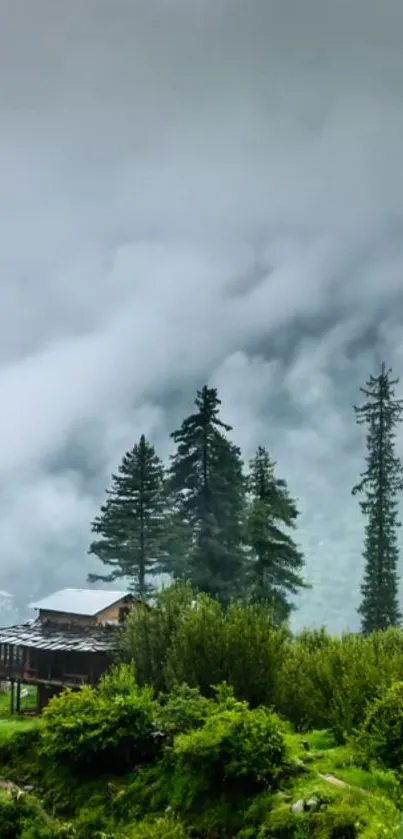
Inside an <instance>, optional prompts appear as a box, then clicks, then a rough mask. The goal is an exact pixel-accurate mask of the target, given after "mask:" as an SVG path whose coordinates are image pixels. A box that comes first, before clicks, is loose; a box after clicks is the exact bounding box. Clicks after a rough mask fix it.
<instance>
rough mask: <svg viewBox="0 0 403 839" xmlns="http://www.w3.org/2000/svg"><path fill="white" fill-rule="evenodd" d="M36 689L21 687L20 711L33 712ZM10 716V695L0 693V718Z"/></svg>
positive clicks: (31, 686) (4, 692)
mask: <svg viewBox="0 0 403 839" xmlns="http://www.w3.org/2000/svg"><path fill="white" fill-rule="evenodd" d="M36 697H37V689H36V687H34V686H33V685H28V686H27V685H21V711H22V712H24V711H35V709H36ZM9 714H10V693H9V691H8V690H7V691H4V690H2V691H0V717H3V716H9Z"/></svg>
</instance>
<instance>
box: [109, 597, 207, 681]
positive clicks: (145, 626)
mask: <svg viewBox="0 0 403 839" xmlns="http://www.w3.org/2000/svg"><path fill="white" fill-rule="evenodd" d="M193 599H194V595H193V592H192V589H191V587H190V585H189V584H188V583H181V582H177V583H173V584H172V585H171V586H169V587H167V588H166V589H162V591H160V592H159V593H158V594H157V596H156V599H155V603H154V605H153V608H152V609H147V608H144V609H142V608H138V607H137V608H134V609H132V610H131V612H130V614H129V615H128V618H127V621H126V625H125V630H124V633H123V635H122V639H121V652H122V655H123V657H124V658H125V660H126V661H131V662H133V664H134V668H135V672H136V678H137V681H138V683H139V684H140V685H145V684H151V685H154V687H155V688H156V690H158V691H164V690H165V689H166V681H165V664H166V660H167V655H168V651H169V649H170V646H171V642H172V638H173V636H174V635H175V632H176V630H177V627H178V625H179V624H180V622H181V621H182V620H183V618H184V615H185V614H186V613H187V611H189V610H190V609H191V607H192V603H193Z"/></svg>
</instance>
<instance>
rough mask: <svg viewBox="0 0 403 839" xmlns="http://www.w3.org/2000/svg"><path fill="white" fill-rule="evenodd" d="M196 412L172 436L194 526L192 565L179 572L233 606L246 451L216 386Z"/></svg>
mask: <svg viewBox="0 0 403 839" xmlns="http://www.w3.org/2000/svg"><path fill="white" fill-rule="evenodd" d="M195 405H196V411H195V412H194V413H192V414H191V415H190V416H189V417H187V418H186V419H185V420H184V421H183V423H182V425H181V427H180V429H179V430H177V431H174V432H173V434H172V435H171V437H172V439H173V440H174V442H175V444H176V452H175V454H174V455H173V456H172V458H171V466H170V470H169V486H170V489H171V492H172V494H173V496H174V497H175V498H176V507H177V510H178V515H179V517H180V519H181V521H182V523H183V526H184V527H185V526H186V527H187V528H188V550H187V555H186V562H185V563H184V566H182V568H181V569H180V573H178V570H177V569H175V570H174V573H176V575H177V576H181V577H182V578H186V579H188V580H189V582H190V583H191V584H192V585H193V586H194V587H195V588H196V589H197V590H198V591H203V592H205V593H207V594H210V595H212V596H214V597H218V598H219V599H220V600H221V601H223V602H227V601H228V600H229V598H230V597H231V596H233V595H235V594H239V593H240V592H241V590H242V582H243V568H244V558H245V554H244V550H243V538H242V537H243V514H244V504H245V492H244V478H243V472H242V460H241V454H240V450H239V448H238V447H237V446H235V445H234V444H233V443H232V442H230V441H229V440H228V438H227V436H226V433H227V432H229V431H231V430H232V429H231V426H229V425H226V424H225V423H223V422H222V421H221V420H220V418H219V411H220V405H221V401H220V399H219V398H218V394H217V390H216V389H215V388H209V387H207V386H205V387H203V389H202V390H200V391H198V392H197V396H196V400H195Z"/></svg>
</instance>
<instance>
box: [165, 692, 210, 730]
mask: <svg viewBox="0 0 403 839" xmlns="http://www.w3.org/2000/svg"><path fill="white" fill-rule="evenodd" d="M160 702H161V704H160V706H159V709H158V711H157V713H156V722H157V725H158V726H159V727H160V728H161V729H162V731H163V732H164V734H167V735H169V736H170V737H171V738H172V737H173V736H174V735H176V734H181V733H182V734H183V733H185V732H187V731H189V730H190V729H193V728H200V726H202V725H203V723H204V722H205V721H206V719H207V717H208V716H209V714H211V713H212V712H213V711H214V708H215V703H214V702H213V701H212V700H211V699H207V698H206V697H205V696H202V694H201V693H200V691H199V690H198V688H191V687H189V686H188V685H186V684H184V685H179V686H178V687H176V688H173V690H172V691H171V693H169V694H168V695H167V696H165V697H161V699H160Z"/></svg>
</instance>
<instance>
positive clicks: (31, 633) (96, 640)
mask: <svg viewBox="0 0 403 839" xmlns="http://www.w3.org/2000/svg"><path fill="white" fill-rule="evenodd" d="M118 631H119V630H118V629H117V628H116V627H112V626H108V627H84V628H83V627H69V628H63V627H60V628H59V627H57V626H55V624H50V623H47V622H46V621H42V620H39V619H38V620H36V621H35V623H26V624H23V625H22V626H7V627H5V628H2V629H0V644H12V645H13V646H16V647H33V648H35V649H37V650H67V651H71V652H89V653H96V652H111V651H113V650H115V649H116V645H117V632H118Z"/></svg>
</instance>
